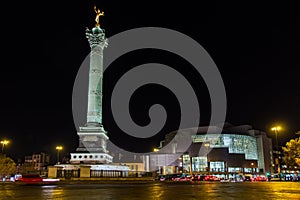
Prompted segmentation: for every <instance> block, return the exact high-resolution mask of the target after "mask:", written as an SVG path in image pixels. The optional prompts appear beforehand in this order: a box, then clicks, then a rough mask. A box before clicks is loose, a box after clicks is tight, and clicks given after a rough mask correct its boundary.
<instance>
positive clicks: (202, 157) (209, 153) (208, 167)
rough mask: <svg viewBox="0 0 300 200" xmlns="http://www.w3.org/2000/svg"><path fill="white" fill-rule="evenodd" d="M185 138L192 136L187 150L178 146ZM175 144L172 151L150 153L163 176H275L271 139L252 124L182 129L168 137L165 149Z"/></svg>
mask: <svg viewBox="0 0 300 200" xmlns="http://www.w3.org/2000/svg"><path fill="white" fill-rule="evenodd" d="M208 128H210V130H211V132H210V133H209V134H207V131H208ZM184 137H191V144H190V146H189V147H188V148H187V149H186V148H182V147H180V146H178V145H177V144H179V142H178V141H180V139H182V138H184ZM171 141H172V143H171V146H172V149H171V150H170V152H164V153H161V152H160V151H158V152H155V153H152V154H150V168H151V169H153V168H154V167H156V169H157V170H158V172H159V173H160V174H167V173H176V172H177V173H179V172H186V173H190V172H191V171H192V172H193V173H200V174H214V175H216V176H219V177H221V178H236V177H237V176H239V175H244V174H266V173H272V170H273V169H272V166H273V165H274V164H273V154H272V140H271V138H268V137H267V135H266V133H265V132H263V131H259V130H255V129H253V128H252V126H250V125H241V126H233V125H231V124H228V123H226V124H225V125H224V127H223V129H221V128H220V127H219V126H211V127H208V126H206V127H196V128H188V129H182V130H178V131H174V132H171V133H169V134H167V135H166V137H165V140H164V141H163V143H161V144H163V145H162V147H164V146H165V145H168V144H169V143H170V142H171ZM162 147H161V148H162ZM176 156H177V158H176Z"/></svg>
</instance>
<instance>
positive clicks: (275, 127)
mask: <svg viewBox="0 0 300 200" xmlns="http://www.w3.org/2000/svg"><path fill="white" fill-rule="evenodd" d="M281 129H282V128H281V127H280V126H274V127H272V128H271V130H272V131H274V133H275V137H276V152H277V156H278V158H275V162H276V160H277V162H276V165H277V172H278V173H279V172H280V163H279V147H278V139H277V134H278V132H279V131H280V130H281Z"/></svg>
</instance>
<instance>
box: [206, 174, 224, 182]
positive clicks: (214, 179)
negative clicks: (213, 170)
mask: <svg viewBox="0 0 300 200" xmlns="http://www.w3.org/2000/svg"><path fill="white" fill-rule="evenodd" d="M204 180H205V181H220V178H218V177H217V176H212V175H207V176H205V178H204Z"/></svg>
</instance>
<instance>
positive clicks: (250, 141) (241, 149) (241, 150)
mask: <svg viewBox="0 0 300 200" xmlns="http://www.w3.org/2000/svg"><path fill="white" fill-rule="evenodd" d="M193 142H194V143H196V142H203V143H209V144H210V148H218V147H223V148H224V147H225V148H228V151H229V153H237V154H245V159H246V160H257V159H258V154H257V145H256V138H255V137H253V136H250V135H238V134H220V135H215V134H206V135H195V136H193Z"/></svg>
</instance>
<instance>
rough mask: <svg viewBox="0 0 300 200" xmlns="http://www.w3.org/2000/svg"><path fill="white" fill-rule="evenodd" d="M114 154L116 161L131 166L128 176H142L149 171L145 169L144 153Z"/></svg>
mask: <svg viewBox="0 0 300 200" xmlns="http://www.w3.org/2000/svg"><path fill="white" fill-rule="evenodd" d="M114 155H115V156H114V159H113V161H114V163H118V164H121V165H125V166H128V167H129V171H128V176H142V175H144V174H145V172H146V171H147V170H146V169H145V163H146V162H145V161H144V159H145V157H144V156H142V155H138V154H137V155H131V154H130V155H125V154H122V153H115V154H114Z"/></svg>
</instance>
